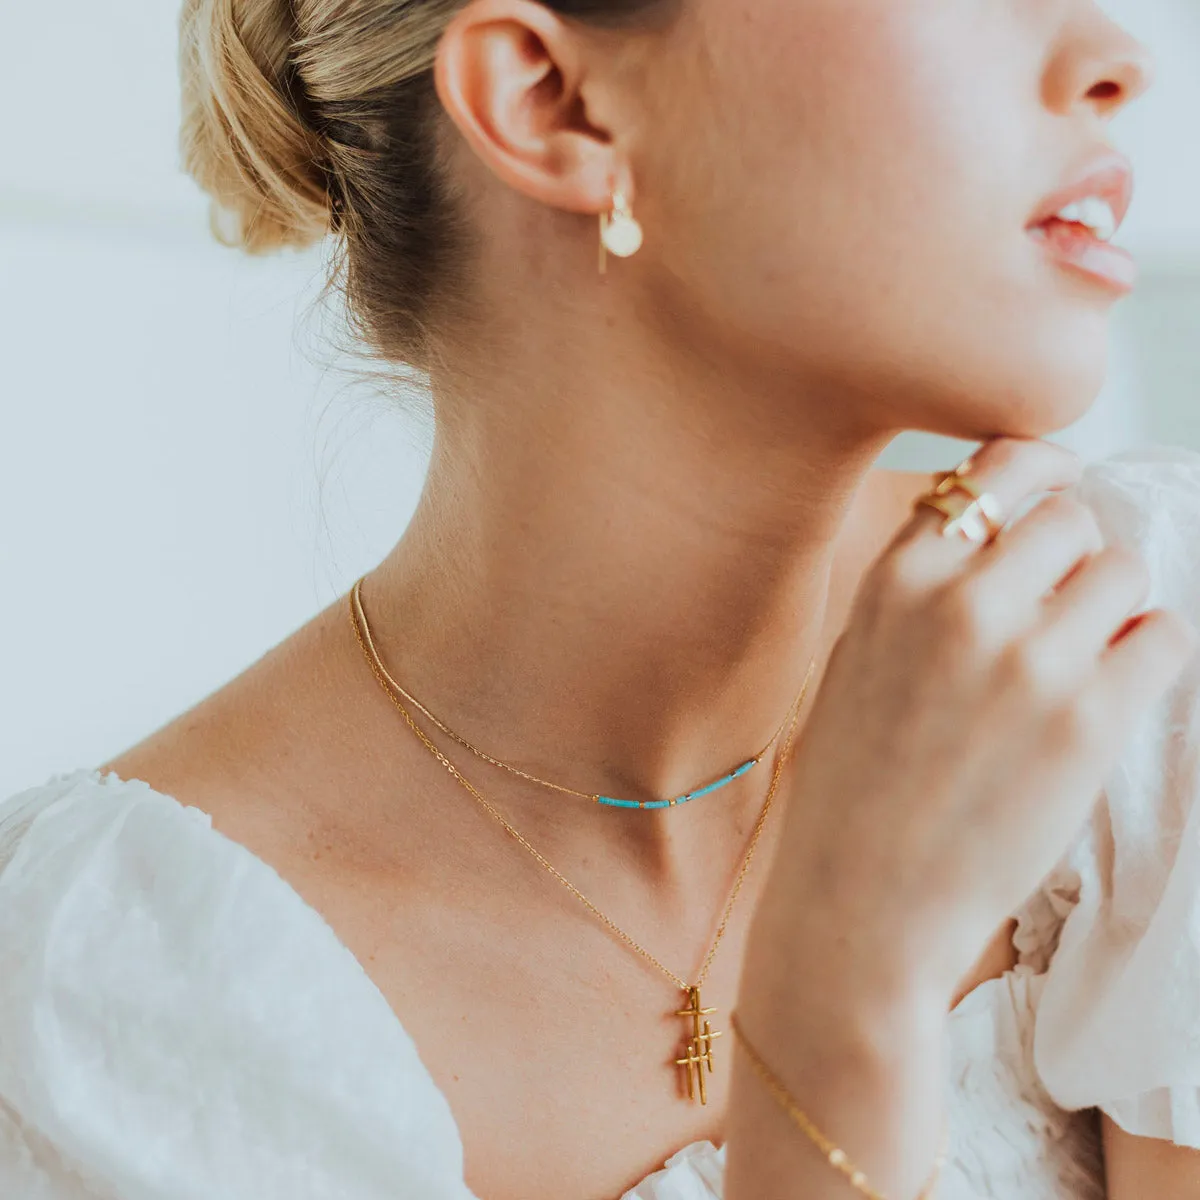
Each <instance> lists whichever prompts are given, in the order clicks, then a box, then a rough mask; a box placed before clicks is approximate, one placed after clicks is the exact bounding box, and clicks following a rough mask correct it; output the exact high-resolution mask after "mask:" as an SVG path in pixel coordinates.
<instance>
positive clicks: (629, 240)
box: [600, 189, 643, 275]
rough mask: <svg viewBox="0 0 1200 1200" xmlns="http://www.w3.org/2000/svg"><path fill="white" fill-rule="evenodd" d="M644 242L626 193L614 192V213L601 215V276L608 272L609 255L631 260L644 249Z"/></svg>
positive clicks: (640, 228)
mask: <svg viewBox="0 0 1200 1200" xmlns="http://www.w3.org/2000/svg"><path fill="white" fill-rule="evenodd" d="M642 240H643V237H642V227H641V225H639V224H638V222H637V220H636V219H635V218H634V215H633V211H632V209H631V208H630V207H629V201H628V200H626V199H625V193H624V192H622V191H620V190H619V189H618V190H616V191H614V192H613V196H612V211H611V212H602V213H601V214H600V274H601V275H603V274H605V272H606V269H607V257H606V256H607V254H615V255H616V256H617V257H618V258H629V256H630V255H632V254H636V253H637V252H638V251H639V250H640V249H641V248H642Z"/></svg>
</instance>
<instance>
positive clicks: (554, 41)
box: [434, 0, 633, 213]
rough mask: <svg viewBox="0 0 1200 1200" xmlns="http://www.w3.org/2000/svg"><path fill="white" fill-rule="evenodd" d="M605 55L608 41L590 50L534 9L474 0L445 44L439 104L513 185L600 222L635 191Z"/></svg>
mask: <svg viewBox="0 0 1200 1200" xmlns="http://www.w3.org/2000/svg"><path fill="white" fill-rule="evenodd" d="M598 32H599V31H597V34H598ZM599 49H600V39H599V36H597V38H596V39H595V40H594V41H589V40H588V34H587V31H586V30H585V29H584V27H582V26H581V25H580V24H579V23H578V22H576V23H568V22H567V21H565V20H564V19H563V18H562V17H560V16H558V15H557V14H556V13H554V12H551V11H550V9H548V8H545V7H544V6H543V5H541V4H538V3H535V0H471V3H469V4H468V5H467V7H466V8H463V9H461V10H460V11H459V12H458V13H457V14H455V16H454V18H453V19H452V20H451V22H450V24H449V25H448V26H447V27H446V30H445V32H444V33H443V34H442V38H441V41H440V43H439V45H438V50H437V57H436V60H435V65H434V80H435V83H436V86H437V92H438V97H439V98H440V100H441V102H442V105H443V107H444V108H445V109H446V111H447V113H448V114H449V115H450V118H451V119H452V120H453V121H454V123H455V125H457V126H458V128H459V130H460V131H461V132H462V134H463V137H464V138H465V139H466V140H467V142H468V143H469V144H470V145H471V147H472V148H473V149H474V150H475V153H476V154H478V155H479V157H480V158H481V159H482V160H483V161H484V162H485V163H486V164H487V165H488V167H489V168H490V169H491V170H492V171H493V172H494V173H495V174H496V175H497V176H498V177H499V178H500V179H502V180H504V182H506V183H507V184H509V185H510V186H511V187H513V188H515V189H516V190H517V191H519V192H522V193H524V194H525V195H527V196H529V197H531V198H532V199H534V200H538V201H540V202H541V203H543V204H547V205H550V206H551V207H554V208H560V209H564V210H566V211H568V212H580V213H599V212H601V211H604V210H606V209H607V208H608V207H609V205H610V202H611V198H612V192H613V189H614V188H619V189H621V190H622V191H624V193H625V195H626V196H627V197H629V198H630V199H632V191H633V180H632V178H631V173H630V171H629V168H628V165H627V162H626V160H624V158H623V157H622V155H621V153H620V151H619V149H618V142H619V140H620V139H619V135H618V132H617V131H616V130H614V129H613V128H612V127H611V125H612V124H613V123H614V117H615V108H616V106H615V104H614V103H613V100H614V97H613V95H612V88H613V87H614V86H615V79H614V78H613V77H609V78H608V79H607V80H606V78H605V77H604V75H603V73H602V71H598V70H596V69H595V68H596V67H597V66H599V65H600V64H602V62H603V61H604V60H603V58H602V56H601V55H600V54H599ZM589 52H590V53H589ZM606 125H608V126H610V127H606Z"/></svg>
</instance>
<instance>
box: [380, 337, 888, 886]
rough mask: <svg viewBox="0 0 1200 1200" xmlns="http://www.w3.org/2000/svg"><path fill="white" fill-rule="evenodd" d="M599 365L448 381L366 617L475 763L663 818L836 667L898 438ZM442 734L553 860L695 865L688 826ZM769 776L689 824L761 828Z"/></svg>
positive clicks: (513, 353) (509, 361)
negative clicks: (841, 592) (566, 848)
mask: <svg viewBox="0 0 1200 1200" xmlns="http://www.w3.org/2000/svg"><path fill="white" fill-rule="evenodd" d="M601 325H603V323H601ZM580 339H582V340H586V339H584V338H583V335H582V334H581V335H580ZM526 340H528V339H526ZM514 341H516V338H515V337H514ZM578 346H579V340H576V342H575V343H574V344H573V345H572V351H573V355H574V353H575V352H576V350H577V349H578ZM596 349H597V355H596V362H597V365H596V367H595V369H594V370H591V371H587V370H584V371H582V372H581V370H580V367H579V365H578V359H575V358H573V362H572V363H571V364H563V367H562V370H561V371H556V370H555V367H554V364H555V363H556V362H558V361H559V357H558V356H556V355H554V354H550V353H544V352H541V350H540V348H538V347H530V346H529V345H528V344H526V345H519V344H518V345H516V346H515V347H514V348H513V349H511V350H510V351H509V352H508V354H507V357H506V361H503V362H496V361H494V360H493V362H492V363H491V369H490V370H489V373H488V374H489V377H490V379H492V380H493V381H494V380H497V379H500V380H504V381H505V382H504V384H503V385H502V386H497V385H496V384H495V383H492V384H491V385H489V386H488V388H487V390H486V391H484V389H483V387H482V381H481V380H475V381H472V382H471V384H470V385H469V387H468V388H466V389H463V388H462V387H461V379H460V381H459V388H458V390H459V391H463V390H467V391H469V393H470V395H469V396H462V395H454V394H451V389H450V388H449V387H448V385H446V384H445V383H444V382H443V385H442V387H441V388H440V390H439V393H438V398H439V404H440V405H441V408H442V410H443V412H445V411H446V410H447V409H448V410H449V411H450V413H451V414H452V415H451V416H448V417H446V418H445V419H441V418H442V417H443V412H439V418H440V419H439V426H438V436H437V438H436V440H435V445H434V451H433V456H432V460H431V465H430V471H429V476H428V480H427V484H426V487H425V490H424V493H423V495H422V498H421V501H420V503H419V505H418V508H417V512H416V514H415V516H414V518H413V521H412V523H411V525H410V527H409V529H408V530H407V532H406V534H405V536H404V538H403V539H402V540H401V541H400V542H399V543H398V545H397V546H396V547H395V549H394V550H393V552H392V553H391V554H390V555H389V557H388V558H387V559H386V560H385V561H384V562H383V563H382V564H381V565H380V567H378V568H377V569H376V570H375V571H374V572H372V574H371V575H370V576H369V578H368V579H367V580H366V582H365V583H364V585H363V604H364V608H365V610H366V614H367V618H368V620H369V622H370V626H371V629H372V631H373V633H374V636H375V639H376V643H377V646H378V648H379V652H380V654H381V657H382V658H383V661H384V663H385V664H386V665H387V668H388V670H389V671H390V672H391V673H392V675H393V676H394V677H395V678H396V680H397V681H398V682H399V683H400V684H401V685H403V686H404V687H405V688H406V689H408V690H409V691H410V692H412V693H413V694H414V695H415V696H416V697H417V698H418V699H419V700H421V701H422V702H423V703H424V704H425V705H426V706H427V707H428V708H429V709H430V710H431V711H432V712H433V713H434V714H436V715H437V716H438V717H440V718H441V719H442V720H443V721H445V722H446V724H447V725H448V726H450V727H451V728H452V729H454V730H456V731H457V732H459V733H461V734H462V735H463V736H464V737H466V738H467V739H468V740H470V741H471V742H473V743H474V744H475V745H476V746H479V747H480V748H482V749H483V750H485V751H487V752H488V753H490V754H492V755H494V756H496V757H497V758H500V759H503V760H505V761H507V762H510V763H512V764H514V765H516V766H518V767H520V768H521V769H523V770H526V771H529V772H531V773H533V774H536V775H539V776H542V777H543V778H547V779H550V780H553V781H554V782H556V783H562V784H565V785H568V786H569V787H572V788H576V789H579V790H581V791H584V792H588V793H593V792H598V793H602V794H605V795H608V796H616V797H622V798H627V799H631V800H654V799H666V798H668V797H671V796H676V795H679V794H681V793H683V792H687V791H690V790H693V789H695V788H696V787H698V786H700V785H702V784H704V783H707V782H709V781H710V780H713V779H716V778H718V777H720V776H722V775H724V774H726V773H727V772H729V771H730V770H732V769H733V768H734V767H735V766H736V765H738V764H739V763H741V762H743V761H744V760H745V759H747V758H749V757H751V756H752V755H754V754H755V753H756V752H758V751H759V750H761V749H762V747H763V745H764V743H765V742H766V740H767V739H768V738H769V737H770V735H771V733H772V732H773V731H774V730H775V729H776V728H777V727H778V725H779V723H780V721H781V720H782V719H783V717H784V715H785V713H786V712H787V710H788V708H789V706H790V705H791V703H792V701H793V700H794V699H795V697H796V695H797V693H798V691H799V690H800V687H801V684H802V682H803V680H804V677H805V674H806V672H807V670H808V667H809V665H810V663H811V662H812V661H813V660H814V659H816V660H818V661H819V660H821V659H822V658H823V656H824V655H825V653H826V652H827V650H828V645H827V642H828V640H829V635H830V634H831V633H832V632H835V631H833V630H831V629H830V628H829V623H830V619H831V616H833V615H834V610H835V609H837V608H838V607H839V605H840V599H839V597H838V586H839V580H840V577H839V548H840V546H841V543H842V535H843V532H844V530H845V527H846V525H847V519H848V516H849V514H850V513H851V510H852V509H853V508H854V506H855V502H856V499H858V498H859V497H860V489H861V485H862V484H863V481H864V478H865V477H866V475H867V472H868V471H869V469H870V466H871V464H872V463H873V462H874V460H875V458H876V457H877V455H878V453H879V452H880V450H881V449H882V448H883V446H884V445H886V443H887V441H889V440H890V437H891V436H892V434H891V432H888V433H883V432H879V431H877V432H876V433H875V435H874V436H867V435H866V434H864V433H863V432H862V431H857V432H854V433H852V431H851V430H849V429H848V428H846V427H845V426H842V427H839V425H838V423H837V421H836V420H834V419H833V418H830V417H826V418H825V419H824V420H816V419H813V417H812V414H814V413H832V414H837V413H838V412H839V408H840V409H841V410H845V408H846V407H847V406H845V405H842V406H839V405H838V404H836V403H835V402H834V401H833V397H831V396H827V397H821V396H817V395H810V396H806V397H797V396H795V395H794V394H793V395H789V396H781V395H779V394H778V392H779V391H780V383H779V381H778V380H774V381H772V380H769V379H768V380H764V379H761V378H758V379H754V380H753V381H752V383H747V384H743V386H742V387H741V388H740V389H739V388H737V387H735V386H733V385H731V384H729V383H728V382H726V381H727V380H728V379H729V378H730V375H729V373H728V372H726V373H724V374H723V375H721V376H714V375H713V372H712V368H711V366H703V364H699V362H698V360H697V365H696V368H695V369H689V368H687V367H686V366H680V368H679V369H678V370H676V371H674V372H672V373H671V386H670V388H669V390H668V389H665V388H664V387H663V385H662V373H661V371H658V372H656V373H654V374H652V373H651V372H650V371H645V372H642V373H640V376H641V377H640V378H639V372H638V371H637V370H636V369H634V368H631V367H628V366H627V367H625V368H623V369H622V371H621V372H619V379H618V378H614V372H612V370H611V367H609V368H607V369H605V368H602V367H601V366H600V365H599V364H600V363H601V362H603V361H604V359H605V354H606V353H607V352H608V347H604V346H600V347H597V348H596ZM584 352H585V354H586V348H585V351H584ZM636 360H637V356H636V355H631V356H630V359H629V361H632V362H636ZM523 363H536V364H537V370H536V372H534V371H531V370H529V369H527V368H523V366H522V364H523ZM548 364H549V365H548ZM701 367H702V368H703V369H701ZM568 368H569V369H568ZM656 377H657V381H656ZM714 377H719V378H721V379H722V383H721V386H720V387H719V388H714V386H713V384H712V382H711V381H712V379H713V378H714ZM580 378H584V379H586V380H587V381H588V382H587V388H586V391H584V390H583V389H581V387H580V385H579V379H580ZM742 378H743V379H746V378H747V376H746V375H745V374H744V373H743V375H742ZM771 386H774V388H775V394H772V393H771V391H770V390H769V389H770V387H771ZM793 386H794V385H793ZM681 397H685V398H686V403H685V401H684V400H683V399H681ZM684 410H686V411H684ZM780 414H784V417H783V418H782V419H781V417H780ZM818 677H819V666H818V670H817V672H815V673H814V679H816V678H818ZM814 690H815V688H814ZM810 699H811V697H810ZM807 707H808V705H807V703H806V705H805V710H807ZM426 729H427V732H430V733H431V734H432V735H433V736H434V740H435V741H438V742H439V744H440V745H441V746H442V748H443V749H444V750H446V752H447V753H448V754H449V755H450V756H451V758H452V759H454V760H455V761H456V763H457V765H459V766H460V768H462V769H463V770H464V773H467V774H468V775H469V776H470V777H471V778H472V779H473V781H474V782H475V783H476V784H477V786H479V787H480V790H481V791H482V792H483V793H484V794H485V795H488V796H490V797H496V798H498V799H499V798H502V799H503V803H504V807H505V811H506V812H507V814H508V815H509V817H510V819H512V820H513V821H514V824H516V825H517V826H518V827H519V828H521V829H522V831H523V832H527V833H528V834H529V835H530V836H531V837H533V836H534V835H535V834H537V835H539V836H543V837H547V836H551V837H555V836H559V837H561V836H569V834H566V833H564V830H575V831H578V832H579V833H580V834H581V835H583V834H586V836H588V837H589V838H590V839H592V840H593V841H594V840H595V839H596V838H600V839H603V838H606V837H611V838H613V839H614V840H616V841H619V842H620V843H621V844H622V847H623V850H624V852H625V853H627V854H633V855H634V856H638V855H640V856H641V857H642V858H643V860H644V861H645V862H646V863H648V864H654V865H655V866H656V867H658V868H659V869H664V868H665V864H666V862H667V860H668V859H672V858H673V857H674V856H676V855H680V856H686V855H687V854H689V853H691V852H692V850H693V849H694V847H693V846H692V845H690V844H689V842H688V840H687V836H685V837H684V838H683V840H682V841H681V840H680V834H681V831H682V830H683V829H684V828H685V826H684V824H683V823H682V822H681V821H680V819H679V814H678V813H677V812H675V811H674V810H671V809H666V810H661V811H653V812H636V813H616V812H614V811H613V810H610V809H602V808H599V807H598V806H596V805H589V804H587V802H585V801H583V800H577V799H572V798H569V797H564V796H562V795H561V794H559V793H554V792H551V791H548V790H545V789H542V788H539V787H536V786H534V785H530V784H524V783H520V781H517V780H514V779H513V778H512V777H510V776H507V775H506V774H505V773H503V772H500V771H498V770H496V769H495V768H491V767H487V766H485V765H483V764H480V763H478V762H477V761H476V760H474V759H473V758H472V756H471V755H470V754H469V752H467V751H466V750H463V749H461V748H460V747H455V746H454V745H453V743H450V742H448V741H447V740H446V739H445V738H444V736H443V735H441V734H439V733H438V732H437V731H436V730H435V729H432V728H431V727H429V726H428V725H427V724H426ZM781 740H782V739H781ZM771 760H772V755H770V754H768V756H767V759H766V760H765V761H764V763H763V764H762V765H761V766H760V767H759V768H758V769H756V770H754V771H751V772H750V773H748V774H747V775H746V776H744V777H742V778H741V779H739V780H737V781H736V782H734V783H733V784H730V785H729V787H728V788H725V789H723V790H722V792H721V793H720V794H719V796H712V797H705V798H703V799H701V800H699V801H697V802H695V803H694V804H692V805H691V806H689V808H688V810H687V811H688V812H689V814H692V815H690V816H689V818H688V819H687V826H686V827H687V829H689V830H699V831H701V832H699V833H698V834H697V837H698V838H699V839H700V840H702V841H703V840H705V839H708V838H711V837H712V836H713V833H714V830H713V829H712V826H711V824H710V823H712V822H716V823H724V824H725V825H726V827H727V832H733V830H734V829H736V830H746V829H748V828H749V825H750V824H752V823H753V820H754V819H755V817H756V816H757V813H758V810H759V808H760V806H761V804H762V799H763V796H764V793H765V789H766V786H767V782H768V777H769V774H770V771H771ZM730 826H732V828H728V827H730ZM689 836H690V835H689Z"/></svg>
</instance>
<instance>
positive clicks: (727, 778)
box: [354, 575, 807, 809]
mask: <svg viewBox="0 0 1200 1200" xmlns="http://www.w3.org/2000/svg"><path fill="white" fill-rule="evenodd" d="M365 578H366V576H365V575H364V576H362V577H361V578H359V580H358V581H357V582H356V583H355V585H354V590H355V592H357V593H358V601H357V602H358V606H359V608H360V609H361V608H362V593H361V588H362V583H363V580H364V579H365ZM365 624H366V623H365V619H364V636H365V637H366V640H367V646H368V647H369V649H370V652H371V656H372V657H373V658H374V660H375V662H376V664H377V665H378V667H379V670H380V671H381V672H382V673H383V677H384V679H386V680H387V682H388V684H390V685H391V687H392V689H393V690H394V691H395V692H397V693H399V695H401V696H403V697H404V699H405V700H407V701H408V702H409V704H411V705H412V706H413V708H415V709H416V710H417V711H418V712H420V713H422V714H423V715H424V716H425V717H426V719H427V720H429V721H431V722H432V723H433V724H434V725H436V726H437V728H438V729H440V730H441V731H442V732H443V733H444V734H445V735H446V736H447V737H449V738H452V739H453V740H454V741H456V742H457V743H458V744H459V745H460V746H462V747H463V749H464V750H469V751H470V752H471V753H472V754H474V755H475V757H476V758H479V759H482V760H483V761H484V762H486V763H490V764H491V765H492V766H493V767H500V768H501V769H502V770H505V771H507V772H509V774H510V775H516V776H518V777H519V778H521V779H524V780H526V781H527V782H529V783H536V784H537V785H538V786H539V787H544V788H549V789H551V790H552V791H555V792H562V793H563V794H565V795H568V796H578V797H580V799H583V800H591V801H593V802H594V803H596V804H601V805H604V806H606V807H609V808H640V809H652V808H675V807H677V806H678V805H682V804H686V803H687V802H688V801H689V800H698V799H699V798H700V797H701V796H707V795H710V794H711V793H712V792H716V791H719V790H720V789H721V788H723V787H725V786H726V785H727V784H730V783H732V782H733V781H734V780H735V779H740V778H741V777H742V776H743V775H745V774H746V773H747V772H749V771H751V770H753V769H754V768H755V767H757V766H758V764H759V763H761V762H762V760H763V759H764V758H765V757H766V754H767V751H768V750H770V748H771V747H772V746H773V745H774V744H775V742H776V741H777V740H778V738H779V735H780V734H781V733H783V729H784V726H785V725H786V724H787V720H788V716H790V715H791V712H792V710H791V709H790V708H789V709H788V711H787V713H786V714H785V715H784V718H783V720H782V721H780V722H779V727H778V728H777V729H776V730H775V732H774V733H773V734H771V737H770V739H769V740H768V742H767V744H766V745H765V746H763V748H762V749H761V750H760V751H759V752H758V753H757V754H756V755H754V757H753V758H748V759H746V761H745V762H744V763H741V764H740V765H739V766H737V767H735V768H734V769H733V770H732V771H730V772H728V773H727V774H725V775H722V776H721V778H720V779H717V780H714V781H713V782H712V783H709V784H707V785H705V786H704V787H700V788H696V789H695V791H691V792H684V793H683V794H682V795H680V796H675V797H673V798H672V799H670V800H644V801H637V800H618V799H617V798H615V797H613V796H601V795H600V794H599V793H597V792H581V791H580V790H579V789H578V788H573V787H567V786H565V785H564V784H561V783H552V782H551V781H550V780H549V779H542V778H541V777H540V776H538V775H533V774H530V772H528V771H522V770H521V768H520V767H514V766H513V765H512V763H506V762H505V761H504V760H503V759H499V758H494V757H493V756H492V755H490V754H488V753H487V752H486V751H484V750H480V749H479V747H478V746H476V745H474V744H473V743H472V742H469V741H467V739H466V738H465V737H463V736H462V734H460V733H456V732H455V731H454V730H453V729H451V728H450V727H449V726H448V725H447V724H446V723H445V722H444V721H442V720H441V719H440V718H438V717H437V716H436V715H435V714H433V713H431V712H430V711H429V709H428V708H426V707H425V705H424V704H422V703H421V701H420V700H418V699H417V698H416V696H414V695H413V694H412V693H411V692H409V691H406V690H405V689H404V688H403V687H401V686H400V684H399V683H397V682H396V680H395V679H393V678H392V676H391V675H390V674H389V673H388V669H387V667H385V666H384V665H383V661H382V660H381V659H380V657H379V653H378V651H377V650H376V649H375V642H374V639H373V638H372V637H371V631H370V629H369V628H366V627H365ZM806 682H807V681H806ZM802 697H803V693H801V698H802Z"/></svg>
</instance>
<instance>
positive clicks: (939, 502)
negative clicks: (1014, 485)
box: [917, 468, 1004, 546]
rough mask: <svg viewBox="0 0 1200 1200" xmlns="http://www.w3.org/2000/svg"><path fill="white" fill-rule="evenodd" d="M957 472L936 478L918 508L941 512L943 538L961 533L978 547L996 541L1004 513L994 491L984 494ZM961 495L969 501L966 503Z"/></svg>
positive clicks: (946, 473)
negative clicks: (922, 506) (922, 507)
mask: <svg viewBox="0 0 1200 1200" xmlns="http://www.w3.org/2000/svg"><path fill="white" fill-rule="evenodd" d="M960 471H961V468H960V469H959V470H958V471H946V472H945V473H943V474H939V475H937V476H935V481H936V482H935V486H934V488H933V490H932V491H930V492H926V493H925V495H923V496H921V497H920V499H918V501H917V505H918V506H921V505H925V506H926V507H928V508H932V509H935V510H936V511H938V512H940V513H941V514H942V515H943V516H944V517H945V518H946V519H945V520H944V521H943V522H942V528H941V533H942V536H943V537H953V536H954V535H955V534H956V533H959V534H962V536H963V537H965V538H966V539H967V540H968V541H969V542H973V543H974V544H975V545H977V546H983V545H986V544H987V543H988V542H991V541H993V540H994V539H995V538H996V537H997V535H998V534H999V533H1000V532H1001V531H1002V530H1003V528H1004V510H1003V508H1002V507H1001V504H1000V501H999V500H998V499H997V498H996V497H995V495H993V494H992V493H991V492H985V491H981V490H980V489H979V488H978V487H977V486H976V485H975V484H974V483H972V482H971V481H970V480H968V479H966V478H965V476H964V475H963V474H961V473H960ZM962 493H965V495H966V496H969V497H970V499H969V500H967V501H964V499H963V495H962Z"/></svg>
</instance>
